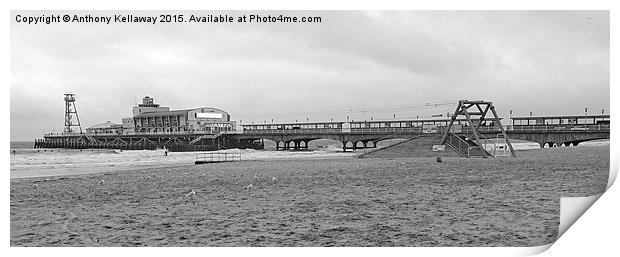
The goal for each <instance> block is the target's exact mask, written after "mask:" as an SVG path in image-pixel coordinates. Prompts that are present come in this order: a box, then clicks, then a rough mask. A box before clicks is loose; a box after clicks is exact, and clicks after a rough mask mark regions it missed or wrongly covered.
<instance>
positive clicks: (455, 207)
mask: <svg viewBox="0 0 620 257" xmlns="http://www.w3.org/2000/svg"><path fill="white" fill-rule="evenodd" d="M518 154H519V157H518V158H515V159H505V158H504V159H463V158H444V162H443V163H437V162H436V161H435V159H434V158H394V159H357V158H346V159H343V158H340V159H320V160H272V161H241V162H235V163H219V164H204V165H196V166H194V165H189V166H186V167H175V168H148V169H141V170H133V171H121V172H107V173H98V174H86V175H75V176H56V177H44V178H24V179H12V180H11V196H10V202H11V207H10V211H11V213H10V219H11V231H10V244H11V246H537V245H543V244H547V243H551V242H553V241H554V240H555V238H556V236H557V232H558V226H559V211H560V196H588V195H593V194H598V193H601V192H603V191H604V190H605V187H606V185H607V179H608V174H609V147H608V146H606V147H601V146H597V147H585V146H584V147H567V148H551V149H539V150H530V151H523V152H518ZM203 174H204V175H203ZM255 174H257V175H258V179H255V178H254V175H255ZM272 177H276V178H277V181H274V180H272ZM102 180H103V182H102V183H98V182H99V181H102ZM250 183H252V185H253V186H254V187H253V188H251V189H245V188H246V187H247V186H248V185H249V184H250ZM34 184H36V186H33V185H34ZM191 190H194V191H195V192H196V194H195V195H194V196H186V195H187V194H188V193H189V192H190V191H191Z"/></svg>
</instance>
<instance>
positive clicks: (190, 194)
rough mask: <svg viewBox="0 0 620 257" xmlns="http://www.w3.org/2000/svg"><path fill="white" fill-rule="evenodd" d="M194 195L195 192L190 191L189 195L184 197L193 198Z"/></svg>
mask: <svg viewBox="0 0 620 257" xmlns="http://www.w3.org/2000/svg"><path fill="white" fill-rule="evenodd" d="M195 195H196V191H194V190H193V189H192V191H191V192H189V193H187V194H186V195H185V197H190V196H191V197H193V196H195Z"/></svg>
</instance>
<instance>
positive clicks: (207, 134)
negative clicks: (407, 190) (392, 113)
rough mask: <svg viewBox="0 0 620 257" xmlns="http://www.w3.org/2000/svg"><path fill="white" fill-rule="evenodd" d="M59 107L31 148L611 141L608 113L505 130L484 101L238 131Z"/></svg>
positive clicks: (429, 149) (197, 117)
mask: <svg viewBox="0 0 620 257" xmlns="http://www.w3.org/2000/svg"><path fill="white" fill-rule="evenodd" d="M65 102H66V112H65V114H66V115H65V130H64V132H63V133H60V134H53V133H49V134H45V135H44V137H43V139H37V140H35V142H34V147H35V148H72V149H87V148H105V149H122V150H154V149H163V148H166V149H169V150H170V151H213V150H223V149H233V148H239V149H264V141H265V140H270V141H273V142H275V145H276V150H307V149H308V145H309V143H310V142H311V141H313V140H317V139H329V140H335V141H339V142H341V143H342V149H343V151H345V152H346V151H356V150H358V149H365V148H377V144H378V143H379V142H381V141H384V140H392V139H404V140H413V141H414V140H418V141H419V144H417V145H418V146H416V147H419V148H421V150H420V151H418V152H419V154H420V156H435V155H438V156H440V155H442V154H444V153H445V154H447V155H448V156H450V155H453V154H456V155H459V156H463V157H494V156H504V155H507V156H513V157H514V156H515V152H514V150H513V149H512V145H511V143H510V140H511V139H519V140H526V141H531V142H536V143H538V144H539V145H540V147H541V148H542V147H545V146H549V147H555V146H571V145H572V146H576V145H578V144H579V143H581V142H584V141H589V140H596V139H609V138H610V115H569V116H529V117H511V118H510V121H509V124H508V125H503V124H502V118H501V117H499V116H498V115H497V113H496V111H495V107H494V106H493V104H492V102H486V101H468V100H461V101H459V102H458V105H457V108H456V110H455V111H454V113H452V116H451V117H450V118H447V119H415V120H397V119H394V120H383V121H380V120H375V121H346V122H345V121H330V122H306V123H303V122H302V123H270V124H268V123H264V124H252V125H237V124H236V122H235V121H231V120H230V115H229V114H228V113H226V112H224V111H222V110H219V109H216V108H211V107H199V108H194V109H187V110H173V111H170V110H169V108H168V107H160V106H159V104H155V103H154V101H153V98H150V97H148V96H147V97H145V98H144V99H143V103H142V104H140V105H138V106H137V107H134V109H133V113H134V116H133V118H124V119H123V125H120V124H113V123H111V122H107V123H103V124H98V125H97V126H93V127H91V128H88V129H86V132H83V131H82V129H81V127H80V126H79V118H78V117H77V110H76V109H75V105H74V102H75V96H74V95H73V94H67V95H65ZM73 120H76V121H77V124H76V123H74V122H72V121H73ZM76 127H77V128H76ZM78 131H79V132H78ZM445 149H448V150H445ZM418 150H419V149H418ZM448 152H450V153H448Z"/></svg>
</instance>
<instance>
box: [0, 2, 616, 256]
mask: <svg viewBox="0 0 620 257" xmlns="http://www.w3.org/2000/svg"><path fill="white" fill-rule="evenodd" d="M293 2H294V3H293ZM500 2H501V3H500ZM353 4H354V5H353ZM1 5H2V7H5V8H3V12H2V14H1V16H2V19H1V21H2V23H3V26H2V35H5V36H4V37H2V38H3V40H2V43H1V44H2V49H3V51H2V53H3V56H4V58H2V60H3V62H2V63H1V64H0V65H1V66H0V67H1V68H2V74H3V75H4V76H2V78H4V81H5V85H7V86H6V87H5V88H4V93H3V94H2V100H3V101H2V104H3V106H2V107H3V108H2V109H3V112H4V114H5V117H6V116H9V115H10V104H9V101H10V99H9V95H10V87H9V86H8V85H9V84H10V83H9V81H7V79H9V76H10V74H9V56H10V45H9V37H8V36H6V35H9V34H10V33H9V24H10V22H9V20H10V17H9V16H10V11H9V10H28V9H30V10H36V9H52V10H62V9H74V10H75V9H94V10H121V9H128V10H131V9H134V10H162V9H172V10H181V9H188V10H189V9H202V10H216V9H235V10H248V9H300V10H318V9H338V10H353V9H356V10H364V9H384V10H390V9H426V10H433V9H448V10H505V9H522V10H523V9H524V10H532V9H551V10H553V9H555V10H608V9H611V23H612V24H611V28H612V30H611V40H612V43H611V45H612V46H614V45H617V44H618V42H619V41H618V40H617V39H618V33H617V31H615V30H614V29H617V28H618V17H617V16H618V15H617V14H616V11H617V10H618V9H616V8H614V7H615V6H613V1H597V0H589V1H579V2H578V1H540V0H538V1H535V0H522V1H512V2H510V3H505V1H490V0H487V1H484V0H469V1H458V0H452V1H446V0H443V1H437V0H435V1H423V2H420V3H412V2H408V3H403V2H400V1H389V0H383V1H369V0H363V1H353V2H351V1H340V2H335V1H327V0H317V1H303V2H301V3H300V2H299V1H282V0H281V1H275V0H274V1H261V2H258V1H250V0H246V1H227V2H226V3H225V4H224V3H209V5H206V4H204V3H203V4H195V3H193V2H192V1H179V0H177V1H160V0H158V1H148V2H144V3H134V2H128V1H126V0H124V1H120V0H109V1H101V2H99V3H91V2H88V3H87V2H86V1H54V2H52V1H20V2H19V3H18V2H15V1H14V2H10V3H6V1H3V3H2V4H1ZM614 50H615V49H614V48H613V47H612V49H611V55H612V56H611V57H612V58H611V66H610V67H611V68H610V69H611V71H614V70H616V69H615V67H617V65H616V60H618V53H617V51H614ZM616 82H617V79H616V78H615V74H614V73H613V72H612V74H611V85H614V86H611V87H610V90H611V94H612V95H613V96H615V97H613V98H612V100H611V113H612V115H613V114H614V113H618V111H620V110H619V109H618V104H617V99H618V97H617V96H618V94H619V93H620V92H618V88H617V86H615V85H616ZM1 129H2V132H3V133H4V134H5V135H9V133H10V126H6V125H5V126H2V128H1ZM618 131H619V130H618V127H617V126H616V127H613V126H612V144H611V155H610V156H611V157H612V160H611V163H612V170H614V171H615V172H617V170H618V160H617V156H618V153H620V152H619V151H618V150H620V149H619V146H618V143H617V142H616V141H617V140H614V138H616V136H617V135H619V134H618ZM2 144H3V145H5V147H6V148H5V149H7V148H8V147H7V146H9V138H8V137H6V136H4V137H2ZM2 165H3V166H4V167H5V173H6V175H5V180H3V181H4V185H3V187H2V192H1V193H0V194H1V195H2V196H4V199H5V202H4V204H3V205H2V208H3V211H2V214H1V215H2V218H3V220H4V221H5V222H3V223H2V228H3V232H4V233H3V234H2V238H3V239H4V240H3V242H5V244H4V247H7V248H9V249H4V250H8V251H3V252H4V253H5V254H8V255H7V256H18V255H19V256H23V255H24V254H25V255H38V256H43V255H44V256H50V255H53V256H56V255H58V256H61V255H62V256H67V255H69V256H78V255H82V256H83V255H90V256H92V255H95V256H104V255H110V254H119V253H120V254H122V255H124V254H132V255H134V254H149V255H158V256H159V255H179V254H183V255H185V254H200V253H206V252H207V251H208V253H210V254H218V255H230V254H231V253H232V254H243V255H257V254H258V255H262V254H265V255H266V254H269V255H270V256H273V255H278V256H280V255H281V256H290V255H296V256H300V255H301V256H316V255H318V254H320V255H323V254H328V255H345V254H346V255H349V254H355V255H360V254H361V255H383V254H386V253H388V254H390V255H411V254H418V255H433V256H437V255H450V256H463V255H465V256H470V255H474V256H498V255H500V256H506V255H514V254H517V255H522V254H524V253H525V252H524V250H526V249H524V248H329V249H326V248H301V249H300V248H279V249H273V248H259V249H256V248H209V249H205V248H199V249H194V248H180V249H179V248H146V249H145V248H140V249H136V248H122V249H119V248H105V249H97V250H94V249H92V248H71V249H67V248H27V249H24V248H15V247H13V248H10V247H8V245H9V227H10V226H9V225H10V223H9V222H10V219H9V204H8V202H9V194H10V192H9V188H10V180H9V172H8V171H9V155H8V154H5V156H4V158H3V159H2ZM619 194H620V192H619V191H618V190H617V186H615V187H611V188H610V190H609V191H608V192H607V193H605V194H603V196H602V197H601V198H600V199H599V200H598V201H597V202H596V203H594V205H593V206H592V208H590V210H588V211H587V212H586V214H585V216H584V217H581V218H580V219H579V221H578V222H577V223H576V224H575V225H574V226H572V227H571V228H570V229H569V230H568V232H567V233H565V234H564V235H563V236H562V237H561V238H560V239H559V240H558V241H557V242H556V243H555V245H554V246H552V247H551V248H550V250H549V251H546V252H545V253H543V254H542V255H543V256H560V255H561V256H584V255H586V254H590V253H593V252H595V253H598V254H596V255H610V256H611V255H614V253H615V252H616V251H617V249H616V244H617V238H618V237H617V235H618V228H619V226H618V217H617V213H618V209H619V208H618V207H617V206H618V202H619V201H618V200H619V199H620V195H619ZM179 251H180V252H179ZM603 253H608V254H603Z"/></svg>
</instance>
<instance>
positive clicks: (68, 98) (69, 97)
mask: <svg viewBox="0 0 620 257" xmlns="http://www.w3.org/2000/svg"><path fill="white" fill-rule="evenodd" d="M73 117H75V120H77V123H73V122H72V120H74V118H73ZM72 127H78V128H79V129H80V133H82V126H80V117H78V114H77V108H76V107H75V94H65V130H64V132H65V133H73V132H77V131H75V130H74V128H72Z"/></svg>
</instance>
